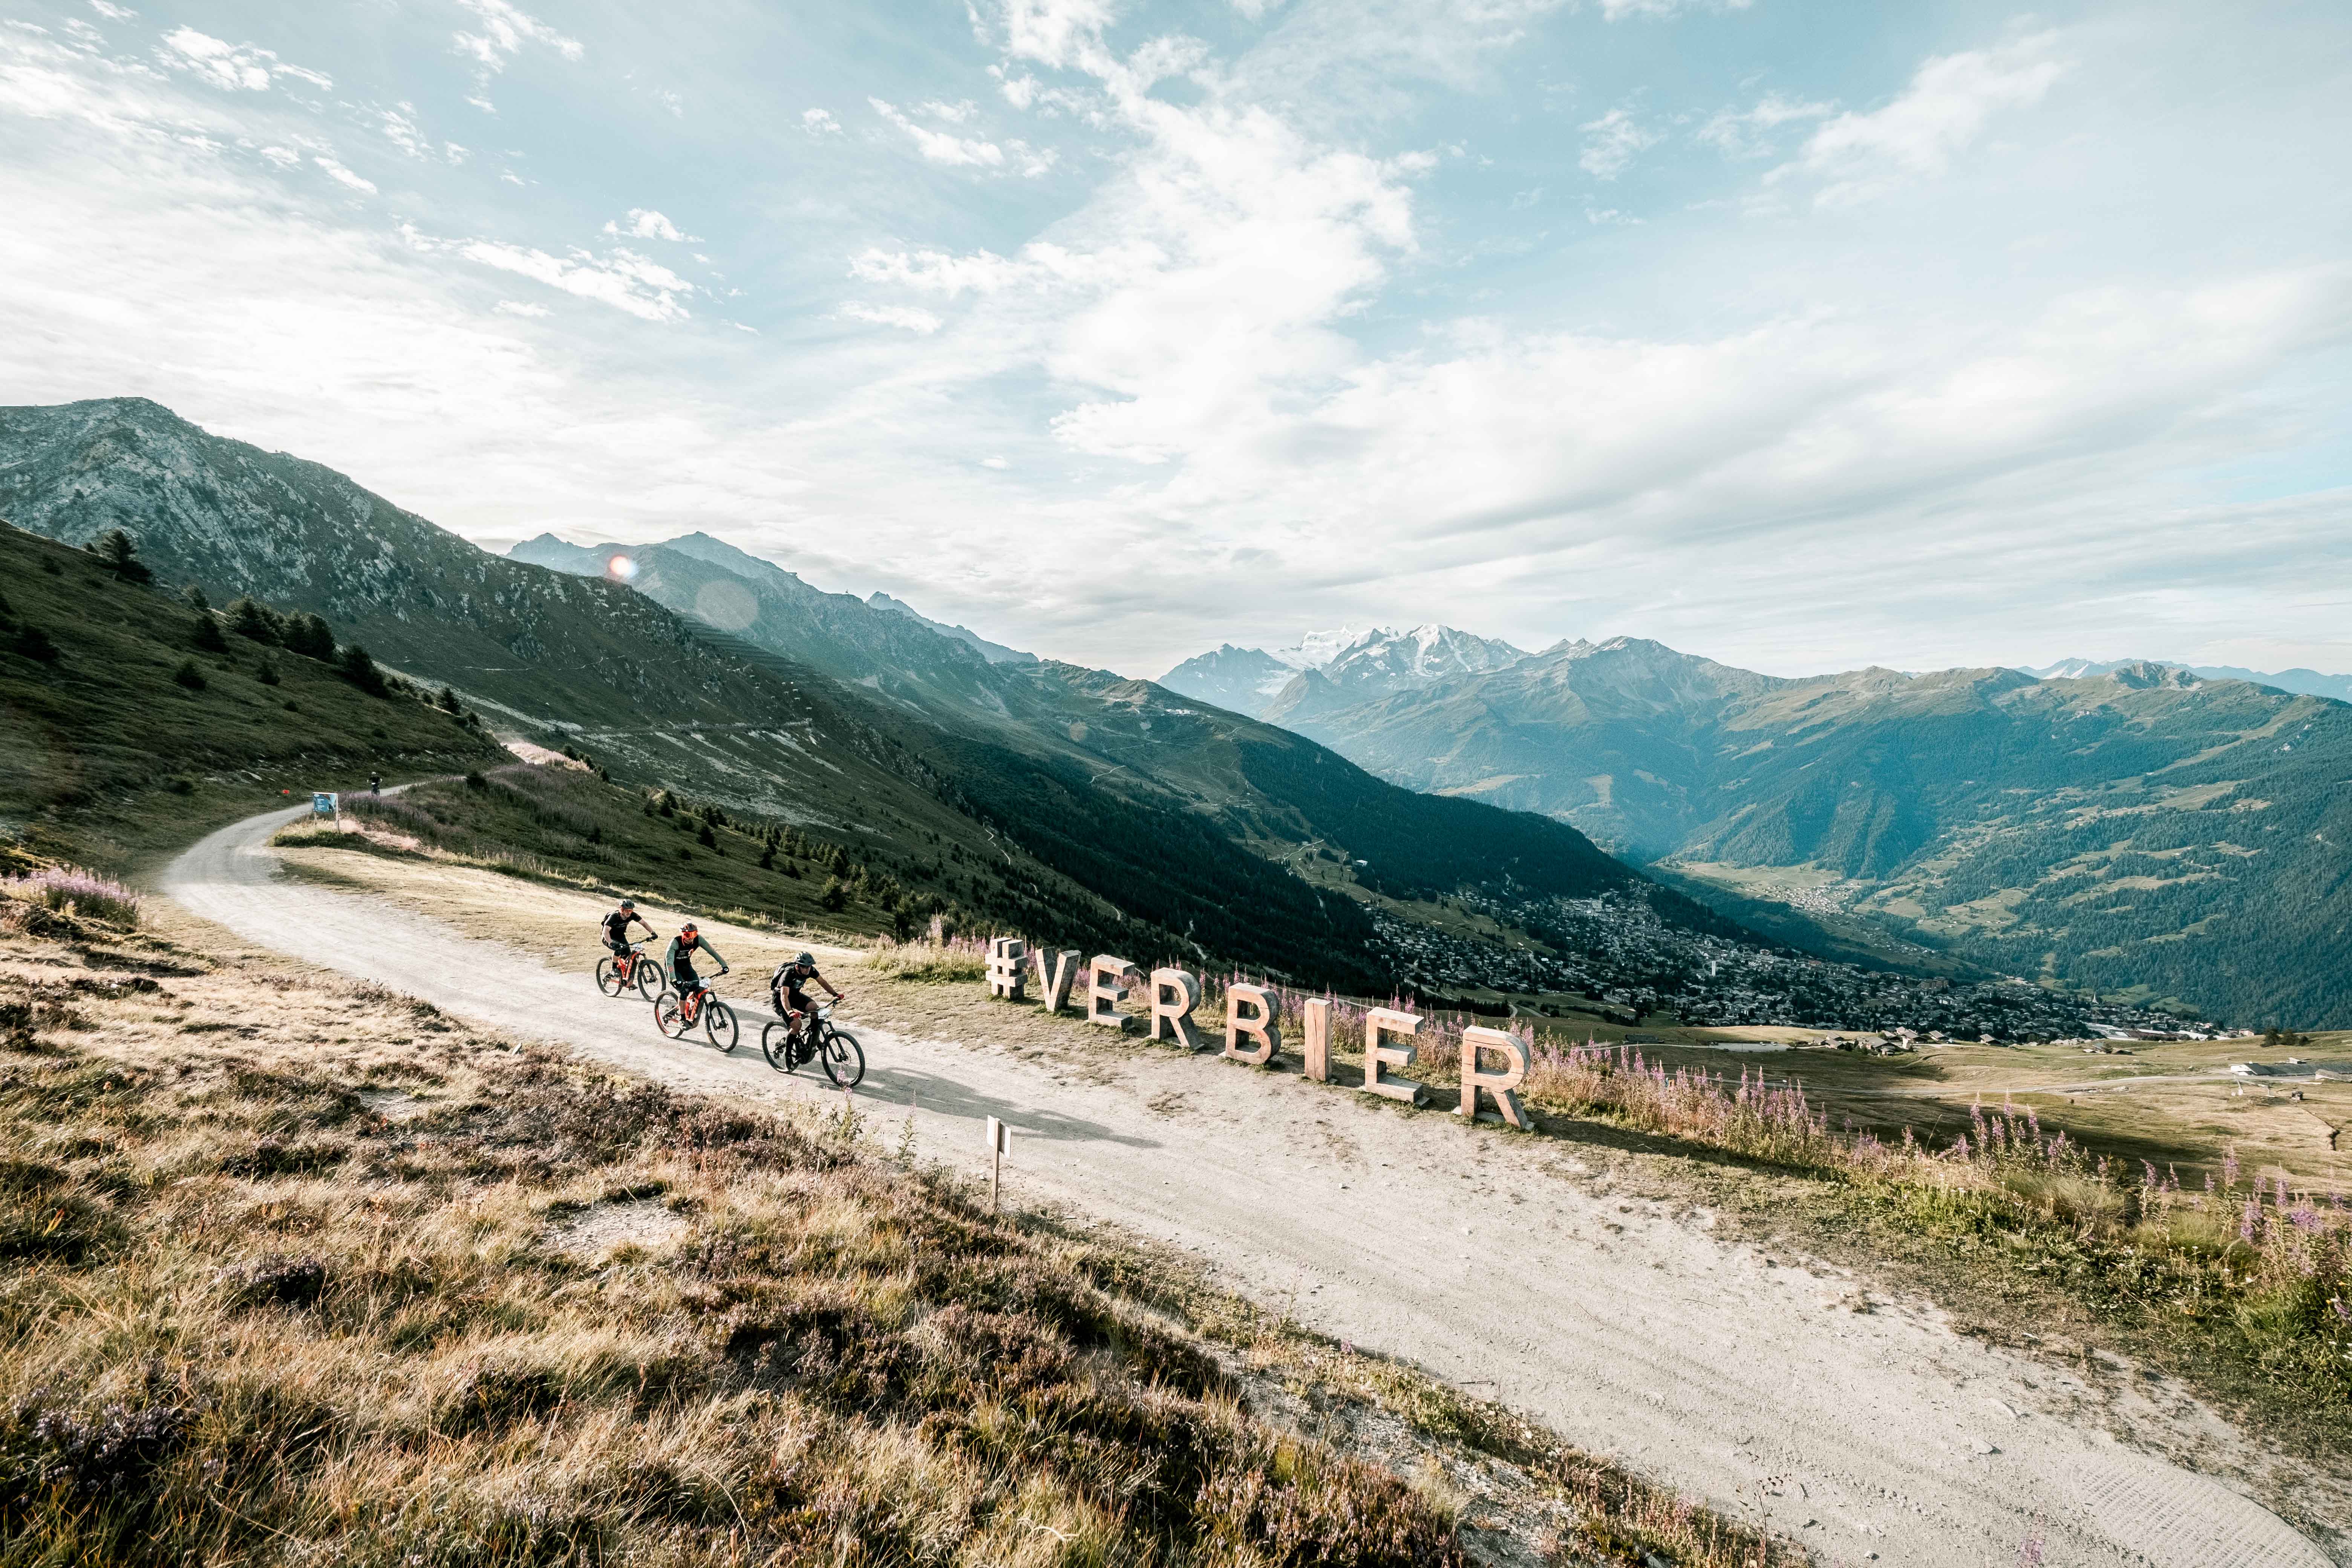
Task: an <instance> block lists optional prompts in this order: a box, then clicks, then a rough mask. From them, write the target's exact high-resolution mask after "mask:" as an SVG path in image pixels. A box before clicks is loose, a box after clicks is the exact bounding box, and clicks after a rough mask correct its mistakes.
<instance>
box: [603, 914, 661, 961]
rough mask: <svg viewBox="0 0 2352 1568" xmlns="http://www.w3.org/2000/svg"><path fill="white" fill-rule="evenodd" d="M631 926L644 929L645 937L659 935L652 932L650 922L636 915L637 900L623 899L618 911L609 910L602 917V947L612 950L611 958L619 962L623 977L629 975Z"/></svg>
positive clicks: (659, 933) (657, 932) (651, 923)
mask: <svg viewBox="0 0 2352 1568" xmlns="http://www.w3.org/2000/svg"><path fill="white" fill-rule="evenodd" d="M633 925H640V926H643V927H645V928H646V935H647V936H659V935H661V932H659V931H656V930H654V927H653V922H652V921H649V920H647V919H646V917H645V916H643V915H641V914H639V913H637V900H635V899H623V900H621V907H620V908H619V909H617V910H610V911H608V912H607V913H606V914H605V916H604V945H605V946H606V947H608V948H610V949H612V951H613V956H614V958H615V959H617V960H619V961H620V963H621V966H622V968H621V973H623V974H624V975H626V974H627V973H629V970H628V964H629V928H630V927H631V926H633Z"/></svg>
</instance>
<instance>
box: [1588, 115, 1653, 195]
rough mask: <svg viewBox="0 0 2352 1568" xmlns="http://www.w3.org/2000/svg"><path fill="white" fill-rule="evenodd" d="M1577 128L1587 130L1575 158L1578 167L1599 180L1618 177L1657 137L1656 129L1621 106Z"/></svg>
mask: <svg viewBox="0 0 2352 1568" xmlns="http://www.w3.org/2000/svg"><path fill="white" fill-rule="evenodd" d="M1577 129H1579V130H1580V131H1582V132H1584V153H1583V154H1582V156H1580V157H1579V158H1578V159H1577V160H1576V163H1577V167H1579V168H1580V169H1582V170H1583V171H1584V172H1585V173H1586V174H1591V176H1592V177H1593V178H1595V179H1599V180H1613V179H1615V178H1616V177H1617V176H1618V175H1620V174H1623V173H1624V172H1625V171H1626V169H1627V168H1628V167H1630V166H1631V165H1632V163H1633V159H1634V157H1635V156H1636V155H1637V154H1638V153H1641V151H1642V150H1643V148H1645V147H1651V146H1654V145H1656V143H1657V141H1658V133H1657V132H1654V131H1651V130H1648V129H1646V128H1645V127H1643V125H1641V124H1640V123H1639V122H1637V121H1635V120H1634V118H1633V114H1632V112H1631V111H1630V110H1622V109H1612V110H1610V111H1609V112H1608V113H1606V114H1604V115H1602V116H1601V118H1600V119H1598V120H1588V121H1585V122H1584V123H1583V124H1582V125H1580V126H1579V127H1578V128H1577Z"/></svg>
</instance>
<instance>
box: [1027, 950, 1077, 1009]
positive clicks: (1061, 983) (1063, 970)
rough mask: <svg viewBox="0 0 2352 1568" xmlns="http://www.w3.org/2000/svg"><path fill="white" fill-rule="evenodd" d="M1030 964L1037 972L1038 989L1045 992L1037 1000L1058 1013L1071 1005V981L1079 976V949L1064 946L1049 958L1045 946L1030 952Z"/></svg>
mask: <svg viewBox="0 0 2352 1568" xmlns="http://www.w3.org/2000/svg"><path fill="white" fill-rule="evenodd" d="M1029 966H1030V968H1031V969H1033V970H1034V971H1035V972H1036V975H1037V989H1038V990H1040V991H1042V992H1044V993H1045V994H1044V995H1042V996H1040V997H1038V998H1037V1000H1039V1001H1040V1002H1043V1003H1044V1004H1045V1011H1047V1012H1048V1013H1058V1012H1060V1011H1061V1010H1062V1009H1063V1008H1065V1007H1066V1006H1068V1005H1070V982H1071V981H1073V980H1076V978H1077V977H1078V950H1077V949H1076V948H1074V947H1063V948H1056V949H1055V950H1054V952H1053V955H1052V959H1051V961H1050V962H1048V960H1047V956H1046V952H1045V949H1044V948H1042V947H1041V948H1037V949H1034V950H1033V951H1032V952H1030V954H1029Z"/></svg>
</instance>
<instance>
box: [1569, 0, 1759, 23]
mask: <svg viewBox="0 0 2352 1568" xmlns="http://www.w3.org/2000/svg"><path fill="white" fill-rule="evenodd" d="M1755 3H1756V0H1601V16H1604V17H1605V18H1607V19H1608V20H1610V21H1612V22H1622V21H1623V20H1624V19H1625V18H1626V17H1628V16H1647V17H1652V18H1658V17H1664V16H1675V15H1677V14H1678V13H1681V12H1684V11H1696V10H1708V11H1745V10H1747V9H1748V6H1750V5H1754V4H1755Z"/></svg>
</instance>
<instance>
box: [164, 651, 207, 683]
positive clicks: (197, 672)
mask: <svg viewBox="0 0 2352 1568" xmlns="http://www.w3.org/2000/svg"><path fill="white" fill-rule="evenodd" d="M172 679H174V680H176V681H178V682H179V683H180V684H181V685H183V686H184V687H186V688H187V689H189V690H191V691H202V690H203V689H205V672H204V671H203V670H201V669H198V668H196V661H195V660H194V659H193V658H184V659H182V660H181V661H180V668H177V669H175V670H173V672H172Z"/></svg>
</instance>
